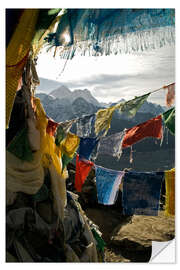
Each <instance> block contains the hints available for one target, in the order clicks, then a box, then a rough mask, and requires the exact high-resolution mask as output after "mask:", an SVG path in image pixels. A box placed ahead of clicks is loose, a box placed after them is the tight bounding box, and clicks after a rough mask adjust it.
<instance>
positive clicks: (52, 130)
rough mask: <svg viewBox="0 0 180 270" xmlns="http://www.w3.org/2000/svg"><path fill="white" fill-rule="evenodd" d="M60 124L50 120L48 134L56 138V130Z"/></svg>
mask: <svg viewBox="0 0 180 270" xmlns="http://www.w3.org/2000/svg"><path fill="white" fill-rule="evenodd" d="M58 125H59V124H58V123H56V122H54V121H53V120H52V119H48V125H47V128H46V132H47V133H48V134H49V135H51V136H54V134H55V132H56V128H57V126H58Z"/></svg>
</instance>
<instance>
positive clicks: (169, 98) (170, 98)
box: [164, 83, 175, 107]
mask: <svg viewBox="0 0 180 270" xmlns="http://www.w3.org/2000/svg"><path fill="white" fill-rule="evenodd" d="M164 88H165V89H166V88H167V89H168V92H167V95H166V105H167V107H171V106H172V105H173V103H174V99H175V83H172V84H170V85H167V86H164Z"/></svg>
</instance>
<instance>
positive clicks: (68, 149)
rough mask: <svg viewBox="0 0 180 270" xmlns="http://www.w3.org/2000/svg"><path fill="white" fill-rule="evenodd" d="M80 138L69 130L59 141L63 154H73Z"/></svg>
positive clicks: (70, 155)
mask: <svg viewBox="0 0 180 270" xmlns="http://www.w3.org/2000/svg"><path fill="white" fill-rule="evenodd" d="M79 142H80V138H79V137H78V136H77V135H75V134H73V133H71V132H69V133H68V134H67V136H66V138H64V140H63V141H62V142H61V144H60V147H61V151H62V153H63V154H66V155H67V156H68V157H70V158H71V157H72V158H73V156H74V154H75V152H76V150H77V148H78V146H79Z"/></svg>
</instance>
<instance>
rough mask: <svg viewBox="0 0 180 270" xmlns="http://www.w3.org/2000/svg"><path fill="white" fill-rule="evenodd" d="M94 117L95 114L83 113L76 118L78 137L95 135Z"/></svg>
mask: <svg viewBox="0 0 180 270" xmlns="http://www.w3.org/2000/svg"><path fill="white" fill-rule="evenodd" d="M95 118H96V115H95V114H91V115H85V116H83V117H81V118H78V120H77V122H76V134H77V135H78V136H79V137H95V136H96V134H95V131H94V124H95Z"/></svg>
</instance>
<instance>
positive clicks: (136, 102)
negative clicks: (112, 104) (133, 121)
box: [116, 93, 151, 117]
mask: <svg viewBox="0 0 180 270" xmlns="http://www.w3.org/2000/svg"><path fill="white" fill-rule="evenodd" d="M150 94H151V93H148V94H145V95H143V96H140V97H135V98H134V99H132V100H129V101H126V102H123V103H120V104H118V105H116V108H117V109H119V111H120V112H121V113H126V114H127V115H128V116H129V117H134V116H135V114H136V113H137V111H138V110H139V109H140V107H141V106H142V105H143V103H144V102H145V101H146V100H147V98H148V97H149V95H150Z"/></svg>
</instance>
